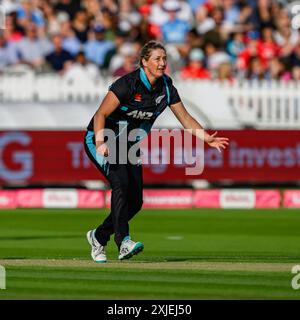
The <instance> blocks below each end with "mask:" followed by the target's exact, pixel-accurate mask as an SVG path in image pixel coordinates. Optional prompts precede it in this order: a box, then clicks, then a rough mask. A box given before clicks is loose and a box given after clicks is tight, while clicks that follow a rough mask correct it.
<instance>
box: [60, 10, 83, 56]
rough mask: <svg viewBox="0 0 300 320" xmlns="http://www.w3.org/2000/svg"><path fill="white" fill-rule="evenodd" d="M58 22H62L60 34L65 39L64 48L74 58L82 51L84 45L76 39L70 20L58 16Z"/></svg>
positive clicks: (63, 41)
mask: <svg viewBox="0 0 300 320" xmlns="http://www.w3.org/2000/svg"><path fill="white" fill-rule="evenodd" d="M58 21H59V22H60V34H61V36H62V38H63V40H62V47H63V48H64V49H65V50H67V51H69V52H70V53H71V54H72V55H73V56H76V55H77V53H78V52H79V51H80V50H81V49H82V44H81V42H80V41H79V39H78V38H77V37H76V35H75V32H74V31H73V29H72V27H71V22H70V20H69V19H68V18H67V17H66V16H65V15H63V14H59V15H58Z"/></svg>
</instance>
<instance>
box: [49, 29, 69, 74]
mask: <svg viewBox="0 0 300 320" xmlns="http://www.w3.org/2000/svg"><path fill="white" fill-rule="evenodd" d="M52 43H53V46H54V50H53V51H51V52H50V53H49V54H48V55H47V56H46V60H47V62H48V63H49V65H50V66H51V68H52V70H54V71H57V72H59V73H60V74H63V73H64V72H65V70H66V69H67V68H68V66H70V64H71V63H72V61H73V57H72V55H71V54H70V52H69V51H66V50H64V49H63V48H62V37H61V35H60V34H55V35H53V36H52Z"/></svg>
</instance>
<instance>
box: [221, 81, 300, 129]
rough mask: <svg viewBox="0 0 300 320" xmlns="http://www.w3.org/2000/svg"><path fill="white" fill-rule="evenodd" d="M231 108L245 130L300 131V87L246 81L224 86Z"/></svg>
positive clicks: (280, 82) (288, 83) (279, 82)
mask: <svg viewBox="0 0 300 320" xmlns="http://www.w3.org/2000/svg"><path fill="white" fill-rule="evenodd" d="M221 87H222V89H221V90H224V91H225V95H226V97H227V101H228V103H229V105H230V107H232V108H233V110H234V112H236V114H237V115H238V118H239V119H240V120H241V121H242V123H243V124H244V125H245V126H251V127H257V128H291V129H292V128H298V129H299V128H300V83H299V82H295V81H290V82H283V81H244V82H241V83H237V84H234V85H232V84H230V83H228V82H226V83H223V84H222V85H221Z"/></svg>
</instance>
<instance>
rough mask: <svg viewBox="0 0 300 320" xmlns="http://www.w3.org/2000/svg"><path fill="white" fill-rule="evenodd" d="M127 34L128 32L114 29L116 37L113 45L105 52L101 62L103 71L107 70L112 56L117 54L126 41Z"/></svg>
mask: <svg viewBox="0 0 300 320" xmlns="http://www.w3.org/2000/svg"><path fill="white" fill-rule="evenodd" d="M127 36H128V33H126V32H124V31H122V30H117V31H116V37H115V41H114V43H115V46H114V47H112V48H111V49H109V50H108V51H107V53H106V54H105V57H104V62H103V64H102V70H105V71H107V70H108V68H109V65H110V63H111V60H112V58H113V57H114V56H115V55H117V54H118V52H119V50H120V48H121V46H122V45H123V44H124V43H125V42H126V39H127Z"/></svg>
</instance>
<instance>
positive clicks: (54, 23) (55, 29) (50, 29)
mask: <svg viewBox="0 0 300 320" xmlns="http://www.w3.org/2000/svg"><path fill="white" fill-rule="evenodd" d="M41 9H42V11H43V14H44V17H45V20H46V31H47V34H49V35H51V34H55V33H59V31H60V26H59V19H58V13H57V12H56V10H55V7H54V6H52V5H51V3H49V2H47V1H43V2H42V3H41ZM60 14H63V15H66V16H67V17H68V14H67V13H65V12H60Z"/></svg>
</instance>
